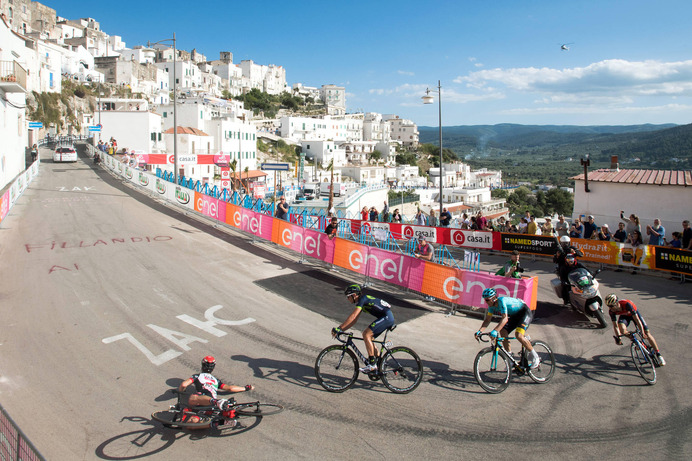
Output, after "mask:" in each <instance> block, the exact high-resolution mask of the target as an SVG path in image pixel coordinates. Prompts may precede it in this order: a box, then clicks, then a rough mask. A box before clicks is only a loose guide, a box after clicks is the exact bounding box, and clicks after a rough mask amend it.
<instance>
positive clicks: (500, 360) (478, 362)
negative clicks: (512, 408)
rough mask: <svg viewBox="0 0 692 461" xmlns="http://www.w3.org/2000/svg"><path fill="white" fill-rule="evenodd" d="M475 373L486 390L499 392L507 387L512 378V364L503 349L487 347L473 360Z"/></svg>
mask: <svg viewBox="0 0 692 461" xmlns="http://www.w3.org/2000/svg"><path fill="white" fill-rule="evenodd" d="M473 374H474V376H475V377H476V381H478V385H479V386H481V387H482V388H483V389H484V390H485V391H486V392H490V393H491V394H499V393H500V392H502V391H504V390H505V389H507V386H509V381H510V379H511V378H512V365H511V361H510V359H509V357H507V355H505V353H504V352H502V350H498V351H497V352H495V348H493V347H486V348H485V349H483V350H481V351H480V352H479V353H478V355H476V359H475V360H474V361H473Z"/></svg>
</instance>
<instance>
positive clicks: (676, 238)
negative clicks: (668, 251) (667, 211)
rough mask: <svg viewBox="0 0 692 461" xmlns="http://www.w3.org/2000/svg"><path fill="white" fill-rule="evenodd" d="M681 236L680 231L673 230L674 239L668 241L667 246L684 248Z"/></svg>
mask: <svg viewBox="0 0 692 461" xmlns="http://www.w3.org/2000/svg"><path fill="white" fill-rule="evenodd" d="M680 237H682V234H681V233H680V232H673V240H671V241H670V242H668V243H666V246H667V247H671V248H682V241H681V240H680Z"/></svg>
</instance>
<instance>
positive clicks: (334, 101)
mask: <svg viewBox="0 0 692 461" xmlns="http://www.w3.org/2000/svg"><path fill="white" fill-rule="evenodd" d="M320 99H321V100H322V101H323V102H324V104H325V106H327V114H328V115H345V114H346V88H344V87H343V86H336V85H322V88H320Z"/></svg>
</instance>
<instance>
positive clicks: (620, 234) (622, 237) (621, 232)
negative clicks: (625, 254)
mask: <svg viewBox="0 0 692 461" xmlns="http://www.w3.org/2000/svg"><path fill="white" fill-rule="evenodd" d="M613 241H614V242H620V243H625V242H626V241H627V232H626V231H625V223H624V222H619V223H618V230H616V231H615V233H614V234H613Z"/></svg>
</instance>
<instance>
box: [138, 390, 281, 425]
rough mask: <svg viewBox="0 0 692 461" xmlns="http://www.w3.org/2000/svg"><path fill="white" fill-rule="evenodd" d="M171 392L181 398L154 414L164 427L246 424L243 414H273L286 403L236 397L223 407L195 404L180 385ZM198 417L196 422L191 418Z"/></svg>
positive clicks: (152, 415) (279, 411)
mask: <svg viewBox="0 0 692 461" xmlns="http://www.w3.org/2000/svg"><path fill="white" fill-rule="evenodd" d="M169 392H172V393H174V394H177V396H178V402H177V403H176V404H175V405H171V407H170V408H169V409H168V410H164V411H155V412H154V413H152V414H151V417H152V418H153V419H154V420H156V421H158V422H160V423H162V424H163V425H164V427H169V428H173V429H206V428H212V429H219V427H220V426H226V427H228V428H233V427H237V426H242V425H241V424H240V423H239V421H238V417H239V416H255V417H262V416H269V415H275V414H277V413H281V412H282V411H283V410H284V407H283V406H281V405H276V404H273V403H261V402H247V403H238V402H236V400H235V399H234V398H231V399H229V400H228V402H227V403H226V405H225V406H224V408H223V409H219V408H218V407H216V406H213V405H212V406H204V407H202V406H194V407H191V406H189V405H188V404H187V403H185V402H183V401H184V400H187V399H184V398H183V396H184V395H187V394H185V392H180V391H178V389H170V390H169ZM190 420H195V422H190Z"/></svg>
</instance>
